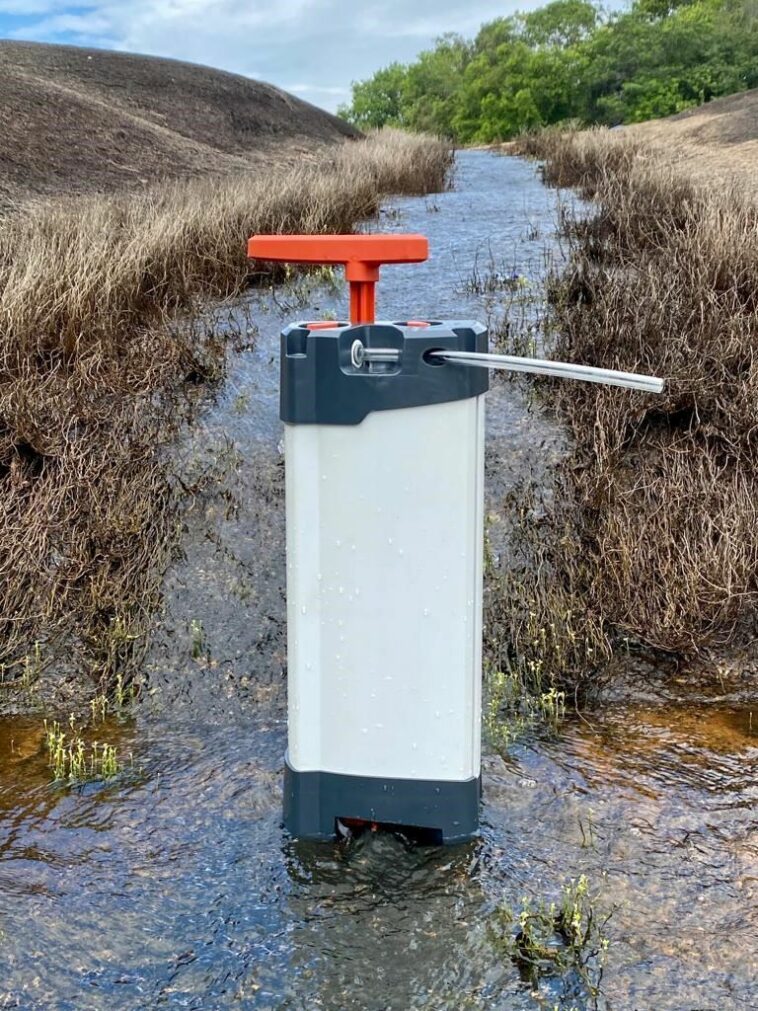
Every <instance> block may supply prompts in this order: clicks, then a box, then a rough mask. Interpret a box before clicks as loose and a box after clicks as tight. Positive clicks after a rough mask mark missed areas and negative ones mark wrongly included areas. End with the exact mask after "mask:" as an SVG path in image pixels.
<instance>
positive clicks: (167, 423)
mask: <svg viewBox="0 0 758 1011" xmlns="http://www.w3.org/2000/svg"><path fill="white" fill-rule="evenodd" d="M450 163H451V153H450V151H449V149H448V148H447V146H446V145H444V144H442V143H439V142H437V141H435V140H432V139H430V138H424V137H418V136H406V135H404V134H399V133H386V134H381V135H376V136H374V137H372V138H370V139H369V140H367V141H365V142H361V143H357V144H348V145H344V146H340V147H338V148H331V149H326V151H325V152H324V153H323V154H322V155H321V157H320V159H319V160H318V161H316V162H315V163H309V164H306V165H304V166H302V167H301V168H297V169H294V170H293V169H287V168H284V169H279V168H277V167H276V166H272V167H271V168H270V169H268V170H267V171H266V172H258V173H256V174H255V175H244V176H241V175H239V176H233V177H229V178H225V179H221V180H218V179H217V180H213V181H209V180H203V179H199V180H193V181H191V182H189V183H184V184H174V185H171V186H164V187H161V188H159V189H155V190H153V191H151V192H149V193H147V194H144V195H140V196H133V197H129V198H121V199H108V198H103V197H100V198H85V199H78V200H75V201H69V202H61V203H58V204H50V205H39V206H36V207H34V208H32V209H31V210H30V212H29V213H27V214H25V215H23V216H21V215H19V216H17V217H14V218H12V219H9V220H7V221H6V222H5V224H4V227H3V229H2V231H1V232H0V490H1V491H2V495H0V545H1V546H2V547H1V551H0V665H4V671H5V677H6V678H7V677H8V676H9V675H12V674H13V672H14V670H15V671H20V670H21V668H22V666H23V663H24V657H25V656H27V655H29V654H30V653H31V652H32V650H33V646H34V643H35V642H38V641H39V642H42V644H43V647H44V649H43V652H44V653H45V654H46V655H48V656H50V655H52V654H54V653H55V650H54V649H53V644H55V643H59V644H60V643H66V644H67V649H69V650H71V651H72V655H74V656H75V657H76V664H77V665H78V666H81V665H84V666H85V667H88V668H90V669H91V671H92V674H93V676H94V677H96V678H105V679H107V678H108V677H110V676H112V675H113V673H114V671H116V670H119V669H121V670H122V672H124V671H125V669H126V668H128V667H129V665H130V664H131V663H132V661H133V660H134V659H136V658H137V657H138V656H139V653H140V650H141V648H142V646H143V645H144V641H145V637H144V632H145V629H146V627H147V623H148V618H149V615H150V613H151V612H152V610H153V608H154V607H155V603H156V599H157V592H158V587H159V584H160V579H161V576H162V573H163V571H164V570H165V566H166V564H167V561H168V558H169V557H170V553H171V550H172V546H173V544H174V541H175V533H176V510H175V507H176V501H175V498H176V497H175V494H174V490H173V489H172V485H171V481H170V477H169V470H168V469H167V466H166V464H165V462H164V457H165V454H164V452H163V447H164V444H165V443H166V442H167V441H170V439H171V435H172V431H173V427H174V424H175V421H176V419H177V416H178V408H179V407H181V394H182V391H183V390H185V389H186V387H187V385H188V384H189V385H192V384H197V383H198V382H203V381H205V380H207V379H211V380H212V379H214V378H218V377H219V376H220V375H221V373H222V371H223V360H224V342H223V341H222V340H220V339H219V338H218V337H217V336H216V334H215V332H214V329H213V326H212V320H211V317H210V314H207V315H206V314H205V313H204V312H203V311H202V306H203V304H206V305H207V304H208V300H211V299H223V298H228V297H232V296H235V295H237V294H238V293H239V292H240V291H241V290H242V289H243V287H244V286H245V284H246V283H248V281H249V279H250V278H249V274H248V270H249V266H248V263H247V260H246V257H245V240H246V238H247V236H248V235H250V234H252V233H253V232H314V233H317V232H343V231H350V230H351V229H352V228H353V227H354V225H355V224H356V223H357V222H358V221H360V220H361V219H363V218H366V217H368V216H370V215H372V214H374V213H375V212H376V211H377V209H378V205H379V201H380V199H381V197H382V196H383V195H386V194H388V193H391V192H404V193H422V192H430V191H433V190H439V189H441V188H443V187H444V185H445V179H446V174H447V172H448V170H449V167H450ZM193 321H194V322H193ZM2 670H3V668H2V667H0V672H1V671H2Z"/></svg>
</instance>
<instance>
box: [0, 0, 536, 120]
mask: <svg viewBox="0 0 758 1011" xmlns="http://www.w3.org/2000/svg"><path fill="white" fill-rule="evenodd" d="M539 3H540V0H525V2H524V0H521V2H519V0H499V2H498V0H470V2H469V3H468V4H466V5H464V4H461V3H460V2H459V0H415V2H414V4H413V7H412V10H409V4H408V2H407V0H374V2H373V3H370V4H368V3H364V4H359V3H356V2H355V0H276V2H275V3H272V2H271V0H80V2H76V0H75V2H73V3H65V2H63V3H61V2H57V3H56V2H53V0H0V13H14V14H25V15H27V16H31V17H33V18H36V20H33V21H32V22H31V23H30V24H27V25H24V26H23V27H20V28H17V29H16V31H15V32H14V35H15V36H16V37H23V38H28V39H36V40H44V41H51V42H55V41H59V42H74V43H76V44H78V45H95V46H103V47H106V48H114V49H120V50H123V51H127V52H134V53H147V54H150V55H153V56H169V57H173V58H175V59H180V60H189V61H191V62H194V63H204V64H207V65H209V66H214V67H219V68H221V69H224V70H230V71H232V72H235V73H240V74H246V75H248V76H251V77H253V76H259V75H260V77H261V78H262V79H263V80H267V81H270V82H271V83H272V84H277V85H278V86H279V87H282V88H285V89H287V90H290V91H295V92H296V93H298V94H304V95H309V96H312V97H313V99H314V101H317V102H318V103H319V104H321V105H324V106H325V107H327V108H330V109H333V108H335V107H336V106H337V105H338V104H339V103H340V102H342V101H344V100H345V99H346V98H347V97H348V96H349V87H350V83H351V81H353V80H360V79H362V78H365V77H369V76H370V75H371V74H373V73H374V72H375V71H376V70H378V69H379V68H380V67H382V66H385V65H386V64H387V63H390V62H392V61H393V60H399V61H401V62H407V61H409V60H412V59H413V58H414V56H415V55H416V54H417V53H418V52H419V50H421V49H423V48H425V47H428V46H430V45H432V44H433V41H434V39H435V38H436V37H437V36H438V35H441V34H442V33H443V32H448V31H457V32H461V33H463V34H467V35H471V34H473V33H474V32H475V31H476V30H477V28H478V27H479V25H480V24H481V22H483V21H486V20H490V19H492V18H494V17H497V16H498V15H503V14H507V13H509V12H512V11H514V10H516V9H517V8H520V9H524V8H526V7H535V6H538V5H539ZM293 80H294V81H296V82H298V83H297V84H295V85H293V84H291V83H290V85H289V87H288V82H292V81H293Z"/></svg>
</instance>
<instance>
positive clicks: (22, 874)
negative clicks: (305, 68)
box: [0, 151, 758, 1011]
mask: <svg viewBox="0 0 758 1011" xmlns="http://www.w3.org/2000/svg"><path fill="white" fill-rule="evenodd" d="M559 199H562V200H569V199H572V198H571V197H570V195H566V194H562V195H560V194H559ZM557 219H558V214H557V206H556V194H555V192H553V191H549V190H547V189H546V188H545V187H543V185H542V183H541V181H540V177H539V173H538V170H537V168H536V167H535V166H534V165H533V164H531V163H528V162H525V161H522V160H520V159H515V158H506V157H502V156H499V155H496V154H493V153H491V152H486V151H468V152H463V153H461V154H460V155H459V156H458V164H457V171H456V177H455V186H454V188H453V189H452V190H451V191H449V192H446V193H442V194H438V195H434V196H431V197H427V198H407V199H397V200H393V201H391V202H390V203H389V204H388V205H387V206H386V207H385V209H384V211H383V212H382V216H381V219H380V220H379V221H378V222H373V223H371V224H370V225H369V226H368V227H370V228H372V229H380V230H395V231H419V232H422V233H424V234H426V235H428V237H429V240H430V246H431V252H432V258H431V259H430V261H429V262H428V263H426V264H422V265H417V266H402V267H386V268H385V269H384V270H383V275H382V281H381V284H380V286H379V289H378V306H379V315H380V317H382V318H389V319H392V318H398V319H407V318H412V317H419V316H420V317H421V318H424V317H427V318H442V319H444V318H445V317H455V318H458V319H460V318H466V317H473V318H479V319H482V320H483V321H488V320H489V321H491V322H492V321H494V322H496V321H497V319H498V317H499V315H502V313H503V312H507V313H508V314H510V317H511V320H512V322H513V323H514V325H515V326H519V327H520V326H524V325H528V324H529V323H530V321H531V322H534V320H535V319H536V318H537V317H538V316H539V313H540V312H541V310H542V299H543V294H542V279H543V278H544V273H545V270H546V269H547V266H548V263H549V261H550V259H551V258H552V259H553V260H555V259H556V258H557V259H560V256H561V248H560V243H559V240H558V239H557V236H556V228H557ZM493 268H494V269H495V270H497V271H498V272H499V273H500V274H502V275H509V274H517V275H519V276H520V277H522V278H524V279H525V280H524V281H517V282H514V284H513V285H512V289H511V290H500V291H496V292H494V293H492V292H491V293H487V292H486V291H482V290H481V289H482V288H483V287H487V286H488V285H487V284H486V283H482V282H485V281H486V279H487V276H488V275H491V272H492V269H493ZM476 275H478V278H477V276H476ZM472 282H477V283H472ZM299 284H300V283H299V282H298V283H296V284H295V286H294V288H293V289H292V290H289V289H285V288H282V289H278V290H277V292H276V293H266V292H262V291H258V292H255V293H253V294H251V295H250V296H249V298H248V299H246V302H245V305H244V306H243V307H237V308H236V309H235V310H234V312H235V314H236V318H237V319H238V320H239V319H243V327H247V326H248V325H250V326H251V327H252V329H253V331H254V332H255V334H256V335H255V336H254V338H252V339H251V340H250V341H249V342H248V343H249V346H247V347H245V348H243V349H242V350H238V351H236V352H234V353H230V364H229V375H228V379H227V382H226V383H225V384H224V386H223V388H222V389H221V390H220V391H219V392H218V393H217V395H216V396H215V397H214V398H213V399H212V400H211V401H210V402H209V403H208V404H207V405H206V407H205V409H204V410H203V412H202V413H201V416H200V419H199V420H198V421H197V422H196V423H195V424H194V425H193V427H192V430H191V431H190V432H188V433H187V436H186V438H185V439H184V440H183V442H182V445H181V446H180V447H179V451H178V452H179V461H180V466H181V467H182V469H183V473H184V480H185V482H186V483H187V484H188V485H189V486H192V487H194V488H195V489H197V491H196V495H195V498H194V500H193V505H192V508H191V509H190V510H189V512H188V514H187V517H186V527H187V529H186V533H185V539H184V557H183V559H181V560H180V561H178V562H177V564H176V565H175V566H174V567H173V568H172V570H171V572H170V573H169V575H168V577H167V580H166V603H165V613H164V614H163V615H162V616H161V622H160V627H159V631H158V633H157V635H156V638H155V642H154V645H153V647H152V650H151V654H150V657H149V662H148V665H147V671H146V683H145V687H144V690H143V692H142V695H141V698H140V700H139V701H138V702H136V703H134V704H133V705H132V706H131V707H130V708H129V710H128V715H127V716H125V717H121V718H120V719H117V718H115V717H109V718H108V720H107V721H106V724H107V725H106V726H105V727H103V728H102V732H101V733H102V739H104V740H108V741H110V742H111V743H115V744H117V745H118V748H119V752H120V753H121V754H122V755H127V754H129V753H132V754H133V767H131V768H129V769H128V770H127V771H126V772H125V773H124V774H122V775H121V776H119V777H117V778H116V779H115V780H113V781H111V782H109V783H105V784H102V783H100V784H97V783H92V784H88V785H85V786H82V787H79V788H62V787H57V786H53V785H51V783H50V770H49V769H48V767H47V757H46V755H45V752H44V747H43V728H42V721H41V717H40V718H38V717H35V718H29V717H25V718H15V719H3V720H0V1008H22V1009H36V1008H54V1009H61V1011H64V1009H71V1011H85V1009H86V1011H89V1009H93V1011H94V1009H106V1008H107V1009H118V1011H131V1009H153V1008H193V1009H204V1011H213V1009H225V1008H250V1009H264V1008H265V1009H281V1011H284V1009H312V1008H330V1009H356V1011H409V1009H415V1008H428V1009H433V1011H441V1009H451V1011H452V1009H456V1011H457V1009H464V1008H466V1009H467V1008H476V1009H479V1008H481V1009H485V1008H486V1009H514V1011H516V1009H532V1008H549V1009H551V1011H553V1009H554V1008H558V1009H560V1011H569V1009H572V1008H574V1009H577V1011H582V1009H584V1008H589V1007H595V1006H597V1007H598V1008H603V1009H616V1011H632V1009H638V1011H664V1009H670V1011H729V1009H740V1011H741V1009H747V1008H756V1007H758V982H756V980H757V979H758V955H757V952H758V940H757V938H758V917H757V915H756V881H757V879H758V839H757V838H756V832H755V829H756V799H757V791H756V759H757V758H758V738H757V737H756V731H757V730H758V707H755V699H754V697H753V698H752V699H751V696H750V693H749V690H748V689H746V688H744V687H743V688H742V689H740V688H739V687H738V688H737V689H734V690H733V689H727V688H726V687H724V689H723V690H718V689H717V690H709V691H705V690H699V689H698V688H697V685H696V684H693V683H690V682H688V683H685V684H684V685H683V686H680V688H679V689H677V683H676V679H674V680H673V681H672V678H671V677H670V675H669V674H667V675H666V676H665V677H664V676H663V674H660V675H657V674H656V672H655V671H650V672H648V675H647V676H646V679H641V678H638V679H637V680H636V681H635V680H634V679H631V687H628V688H626V689H624V690H617V691H616V692H615V693H614V694H612V695H609V696H608V698H607V699H606V700H605V701H604V703H603V704H602V705H601V706H599V707H598V708H597V709H595V710H592V711H591V712H588V713H586V714H583V716H582V717H578V716H574V715H569V716H567V717H566V719H565V720H564V721H563V722H562V724H561V726H560V727H559V729H558V731H557V732H550V733H548V732H546V731H540V730H539V728H537V729H535V730H533V731H531V732H528V733H525V734H524V735H522V736H521V737H520V738H518V739H516V740H515V741H514V743H512V744H511V745H510V746H508V747H507V748H504V749H501V751H497V750H495V749H493V748H492V746H489V747H487V745H485V755H484V760H483V786H484V804H483V812H482V819H483V828H482V837H481V839H479V840H478V841H476V842H472V843H470V844H468V845H465V846H461V847H454V848H450V849H435V848H422V847H413V846H410V845H409V844H407V843H406V842H405V841H403V839H401V838H399V837H396V836H393V835H390V834H385V833H381V832H379V833H367V834H364V835H363V836H361V837H359V838H357V839H354V840H351V841H350V842H348V843H334V844H333V845H331V844H320V845H310V844H304V843H297V842H293V841H292V840H290V839H288V838H287V837H286V834H285V833H284V831H283V829H282V827H281V811H280V808H281V774H282V762H283V754H284V748H285V739H286V642H285V611H284V592H285V590H284V587H285V561H284V517H283V461H282V458H281V451H280V439H281V428H280V423H279V420H278V353H279V352H278V332H279V329H280V327H281V325H282V323H283V322H285V321H287V320H289V319H297V318H316V317H318V316H321V315H326V314H327V313H329V312H335V313H338V312H339V313H340V314H341V313H342V312H344V305H345V302H346V297H347V293H346V291H345V289H344V288H342V289H341V290H337V291H334V290H330V289H329V288H327V287H323V286H322V287H315V288H313V287H312V288H310V289H309V288H308V287H307V286H305V285H304V284H300V286H299V287H298V285H299ZM501 287H502V286H501ZM298 292H299V294H298ZM503 305H505V309H504V308H503ZM488 412H489V413H488V447H487V453H488V456H487V509H488V511H490V512H492V513H495V514H497V513H498V511H499V510H501V509H502V500H503V497H504V495H505V494H506V493H507V492H508V491H509V489H511V488H513V487H514V485H515V483H516V482H517V481H518V480H519V479H520V478H522V477H523V476H524V475H525V474H532V475H535V474H536V475H537V477H538V476H539V473H540V471H541V470H542V469H544V468H546V467H549V466H550V465H551V463H552V462H554V461H555V460H556V459H558V457H559V456H560V454H561V453H562V452H563V451H564V448H565V440H566V436H565V434H564V433H563V431H562V428H561V426H560V423H559V422H558V421H557V420H556V419H555V418H554V417H551V415H550V413H549V411H548V410H547V409H546V408H545V406H544V405H542V406H540V405H539V404H535V402H534V397H533V396H532V395H531V392H530V387H529V385H528V384H527V383H525V382H524V381H522V380H519V381H509V380H507V379H502V378H493V382H492V391H491V393H490V394H489V401H488ZM193 653H194V654H195V655H194V656H193ZM753 714H755V715H753ZM580 874H584V875H586V876H587V880H588V882H589V887H590V891H591V892H592V894H593V896H594V904H595V907H596V909H597V910H598V915H600V914H607V913H608V912H611V911H612V915H611V917H610V920H609V921H608V924H607V927H606V928H605V929H606V932H607V934H608V937H609V940H610V946H609V949H608V952H607V956H606V965H605V969H604V972H603V976H602V980H601V994H600V996H599V997H598V998H597V1001H596V1003H593V1002H592V1001H590V1000H589V999H588V998H587V995H586V993H585V992H584V990H583V987H582V984H581V980H577V979H572V978H567V976H566V974H563V975H562V976H556V977H555V978H549V977H548V978H545V979H543V980H542V982H541V984H540V987H539V990H537V989H535V985H534V983H533V982H529V981H528V980H525V979H522V977H521V976H520V974H519V971H518V969H517V967H516V966H515V965H514V964H513V962H512V961H511V960H510V959H509V958H508V956H507V955H506V954H504V953H503V951H502V950H501V948H500V947H499V946H498V944H497V942H496V940H495V938H494V934H493V923H494V922H495V917H496V910H497V909H498V907H499V906H500V904H501V903H503V902H507V903H508V904H509V905H511V906H512V907H514V908H515V909H516V910H518V909H519V908H520V906H521V902H522V898H523V897H525V896H530V897H532V898H533V899H534V900H535V901H536V900H538V899H540V898H543V899H545V900H550V899H555V898H556V897H557V896H558V895H559V894H560V890H561V887H562V885H563V883H564V882H565V881H567V880H569V879H572V878H573V879H576V878H577V877H578V876H579V875H580ZM569 975H570V974H569Z"/></svg>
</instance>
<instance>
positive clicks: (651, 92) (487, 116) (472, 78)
mask: <svg viewBox="0 0 758 1011" xmlns="http://www.w3.org/2000/svg"><path fill="white" fill-rule="evenodd" d="M755 86H758V2H757V0H633V3H632V4H631V7H630V8H629V9H627V10H624V11H615V12H606V11H605V10H604V9H603V8H602V7H601V6H600V5H599V4H595V3H591V2H590V0H553V2H552V3H549V4H547V5H546V6H545V7H542V8H540V9H539V10H536V11H532V12H530V13H527V14H516V15H513V16H512V17H501V18H497V19H495V20H494V21H490V22H489V23H487V24H485V25H483V26H482V28H481V29H480V31H479V33H478V34H477V36H476V38H475V39H474V40H473V41H471V42H468V41H466V40H465V39H463V38H461V37H460V36H458V35H444V36H442V37H441V38H440V39H438V40H437V43H436V45H435V47H434V49H431V50H427V51H425V52H422V53H421V54H420V55H419V56H418V58H417V59H416V60H415V61H414V62H413V63H410V64H408V65H407V66H403V65H401V64H399V63H393V64H391V65H390V66H389V67H386V68H384V69H383V70H380V71H378V72H377V73H376V74H375V75H374V76H373V77H372V78H369V79H368V80H366V81H360V82H356V83H354V85H353V101H352V105H351V106H349V107H345V108H343V109H342V110H341V114H342V115H343V116H345V118H347V119H349V120H350V121H351V122H353V123H354V124H355V125H356V126H359V127H362V128H365V127H381V126H383V125H385V124H387V125H394V126H403V127H406V128H408V129H412V130H424V131H432V132H436V133H439V134H441V135H445V136H448V137H451V138H453V139H455V140H457V141H460V142H464V143H466V142H484V143H489V142H492V141H497V140H505V139H507V138H509V137H513V136H514V135H516V134H518V133H520V132H522V131H524V130H531V129H534V128H537V127H542V126H548V125H552V124H555V123H562V122H565V121H567V120H574V121H576V122H578V123H580V124H590V123H601V124H605V125H615V124H619V123H634V122H640V121H642V120H645V119H650V118H653V117H656V116H667V115H670V114H672V113H676V112H680V111H682V110H683V109H686V108H688V107H690V106H694V105H698V104H700V103H702V102H707V101H709V100H710V99H712V98H716V97H718V96H720V95H727V94H731V93H733V92H737V91H744V90H745V89H747V88H752V87H755Z"/></svg>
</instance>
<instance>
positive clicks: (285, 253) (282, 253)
mask: <svg viewBox="0 0 758 1011" xmlns="http://www.w3.org/2000/svg"><path fill="white" fill-rule="evenodd" d="M247 255H248V256H249V257H250V258H251V259H256V260H279V261H284V262H287V263H323V264H342V265H343V266H344V267H345V277H346V278H347V280H348V282H349V284H350V322H351V323H353V324H356V323H373V322H374V318H375V309H376V301H375V291H374V285H375V284H376V282H377V281H378V280H379V268H380V266H381V265H382V264H383V263H421V262H422V261H423V260H426V259H427V258H428V256H429V243H428V241H427V239H426V237H425V236H423V235H254V236H253V237H252V238H251V239H250V240H249V241H248V244H247Z"/></svg>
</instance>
